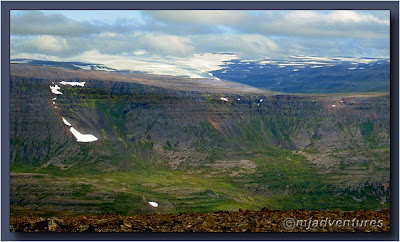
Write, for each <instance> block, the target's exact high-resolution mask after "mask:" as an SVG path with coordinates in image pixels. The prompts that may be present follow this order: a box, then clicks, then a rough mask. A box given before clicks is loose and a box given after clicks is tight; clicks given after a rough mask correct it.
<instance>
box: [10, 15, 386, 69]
mask: <svg viewBox="0 0 400 242" xmlns="http://www.w3.org/2000/svg"><path fill="white" fill-rule="evenodd" d="M389 16H390V12H389V11H376V10H375V11H349V10H342V11H297V10H296V11H294V10H287V11H277V10H273V11H242V10H240V11H237V10H229V11H228V10H227V11H217V10H216V11H210V10H199V11H187V10H185V11H165V10H153V11H137V10H129V11H128V10H127V11H124V10H119V11H111V10H109V11H107V10H105V11H94V10H62V11H53V10H52V11H38V10H30V11H16V10H13V11H11V58H31V59H42V60H58V61H75V60H76V61H87V62H92V63H93V62H94V63H96V62H99V61H100V63H102V64H106V63H107V64H110V63H112V64H113V65H117V64H115V63H117V62H118V63H119V65H123V66H122V68H123V67H126V66H124V65H128V64H127V60H129V61H131V62H132V61H133V62H132V63H135V62H134V61H140V60H144V59H145V58H146V59H147V60H149V59H151V60H153V61H154V62H159V63H160V64H161V62H163V61H165V63H168V61H167V60H174V61H178V62H184V63H189V64H188V65H189V66H190V65H191V64H193V63H195V62H196V60H198V59H199V58H202V57H201V56H204V55H201V54H204V53H219V54H206V55H205V56H206V57H207V58H208V59H212V60H214V61H210V62H208V64H205V65H215V64H217V62H218V61H221V60H227V59H233V58H237V57H240V58H253V59H255V58H261V57H262V58H264V57H265V58H278V59H281V58H287V57H289V56H293V55H306V56H324V57H333V56H351V57H389V53H390V50H389V43H390V40H389V37H390V24H389ZM221 53H230V55H222V54H221ZM204 58H205V57H204ZM123 63H125V64H123ZM132 63H131V64H132ZM136 64H140V63H139V62H138V63H136ZM204 68H206V69H207V66H204Z"/></svg>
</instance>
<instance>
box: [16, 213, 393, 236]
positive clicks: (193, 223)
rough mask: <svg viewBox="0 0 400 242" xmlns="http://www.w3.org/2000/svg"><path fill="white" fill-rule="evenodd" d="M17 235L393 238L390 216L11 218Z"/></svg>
mask: <svg viewBox="0 0 400 242" xmlns="http://www.w3.org/2000/svg"><path fill="white" fill-rule="evenodd" d="M10 230H11V232H388V231H390V210H381V211H372V210H364V211H363V210H359V211H353V212H339V211H307V210H288V211H279V210H267V209H263V210H261V211H249V210H246V211H242V210H240V209H239V211H231V212H225V211H220V212H213V213H187V214H153V215H136V216H118V215H102V216H83V215H80V216H63V217H51V218H46V217H38V216H11V220H10Z"/></svg>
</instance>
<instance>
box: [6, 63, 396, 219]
mask: <svg viewBox="0 0 400 242" xmlns="http://www.w3.org/2000/svg"><path fill="white" fill-rule="evenodd" d="M10 81H11V88H10V89H11V90H10V91H11V95H10V98H11V100H10V153H11V154H10V161H11V211H12V213H13V214H18V213H26V211H30V212H32V213H38V214H49V213H56V214H60V213H65V214H70V213H94V214H96V213H102V214H104V213H113V214H126V215H128V214H137V213H155V212H156V213H162V212H180V213H181V212H194V211H201V212H208V211H218V210H235V209H237V208H239V207H240V208H248V209H260V208H262V207H267V208H270V209H283V210H286V209H312V210H313V209H339V210H355V209H374V210H379V209H385V208H388V207H389V203H390V200H389V199H390V192H389V191H390V149H389V146H390V96H389V95H388V94H384V93H383V94H382V93H370V94H336V95H303V94H298V95H295V94H283V93H274V92H271V91H268V90H265V89H260V88H255V87H251V86H248V85H243V84H238V83H233V82H227V81H223V80H215V79H189V78H179V77H171V76H157V75H149V74H144V73H114V72H105V71H85V70H72V69H65V68H61V67H48V66H37V65H36V66H35V65H28V64H12V65H11V79H10ZM83 82H84V83H83ZM58 92H59V93H62V94H55V93H58ZM53 102H54V103H53ZM71 127H72V128H73V129H72V128H71ZM73 130H75V131H77V132H75V131H73ZM80 135H88V136H80ZM90 135H91V137H92V136H93V137H95V138H96V139H95V140H94V139H89V140H90V142H77V140H80V141H82V140H84V138H85V137H86V138H87V137H89V136H90ZM151 202H153V203H156V204H157V206H156V207H155V206H153V205H151Z"/></svg>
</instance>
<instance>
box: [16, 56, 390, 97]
mask: <svg viewBox="0 0 400 242" xmlns="http://www.w3.org/2000/svg"><path fill="white" fill-rule="evenodd" d="M221 55H222V56H224V55H226V56H232V57H230V58H236V59H230V60H229V61H222V62H215V60H214V61H213V58H215V57H214V56H213V55H211V56H209V57H204V56H202V55H199V56H198V57H197V58H198V59H194V60H193V59H191V60H187V61H184V60H174V59H172V60H169V62H168V58H167V59H166V60H164V61H165V63H164V65H160V61H161V60H159V59H152V58H147V59H146V58H144V59H140V60H138V61H137V62H133V63H131V64H127V63H126V64H124V65H123V66H117V67H119V68H117V67H116V68H117V69H115V68H110V67H107V66H106V65H104V64H91V63H84V62H57V61H41V60H30V59H13V60H11V63H29V64H31V65H39V66H58V67H63V68H68V69H72V70H80V69H81V70H104V71H111V72H120V73H147V74H159V72H161V73H171V70H176V73H174V75H176V76H182V77H188V76H196V77H199V78H202V79H214V80H215V81H219V80H220V79H221V80H225V81H229V82H235V83H241V84H245V85H249V86H252V87H256V88H262V89H268V90H271V91H274V92H281V93H303V94H305V93H307V94H327V93H366V92H369V93H373V92H389V91H390V60H389V59H388V58H352V57H313V56H292V57H290V58H288V59H282V60H279V59H268V58H259V59H250V60H246V59H240V58H239V57H238V56H237V55H233V54H232V53H219V56H221ZM226 58H227V57H226ZM139 67H140V68H139ZM129 68H131V69H129ZM138 68H139V69H142V70H141V71H138ZM163 68H164V69H165V70H162V69H163ZM179 70H180V71H179Z"/></svg>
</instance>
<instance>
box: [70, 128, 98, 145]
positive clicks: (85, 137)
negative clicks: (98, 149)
mask: <svg viewBox="0 0 400 242" xmlns="http://www.w3.org/2000/svg"><path fill="white" fill-rule="evenodd" d="M69 130H70V131H71V133H72V134H73V135H74V136H75V138H76V141H78V142H93V141H96V140H98V138H97V137H96V136H94V135H92V134H81V133H79V132H78V130H76V129H75V128H74V127H71V128H70V129H69Z"/></svg>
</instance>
